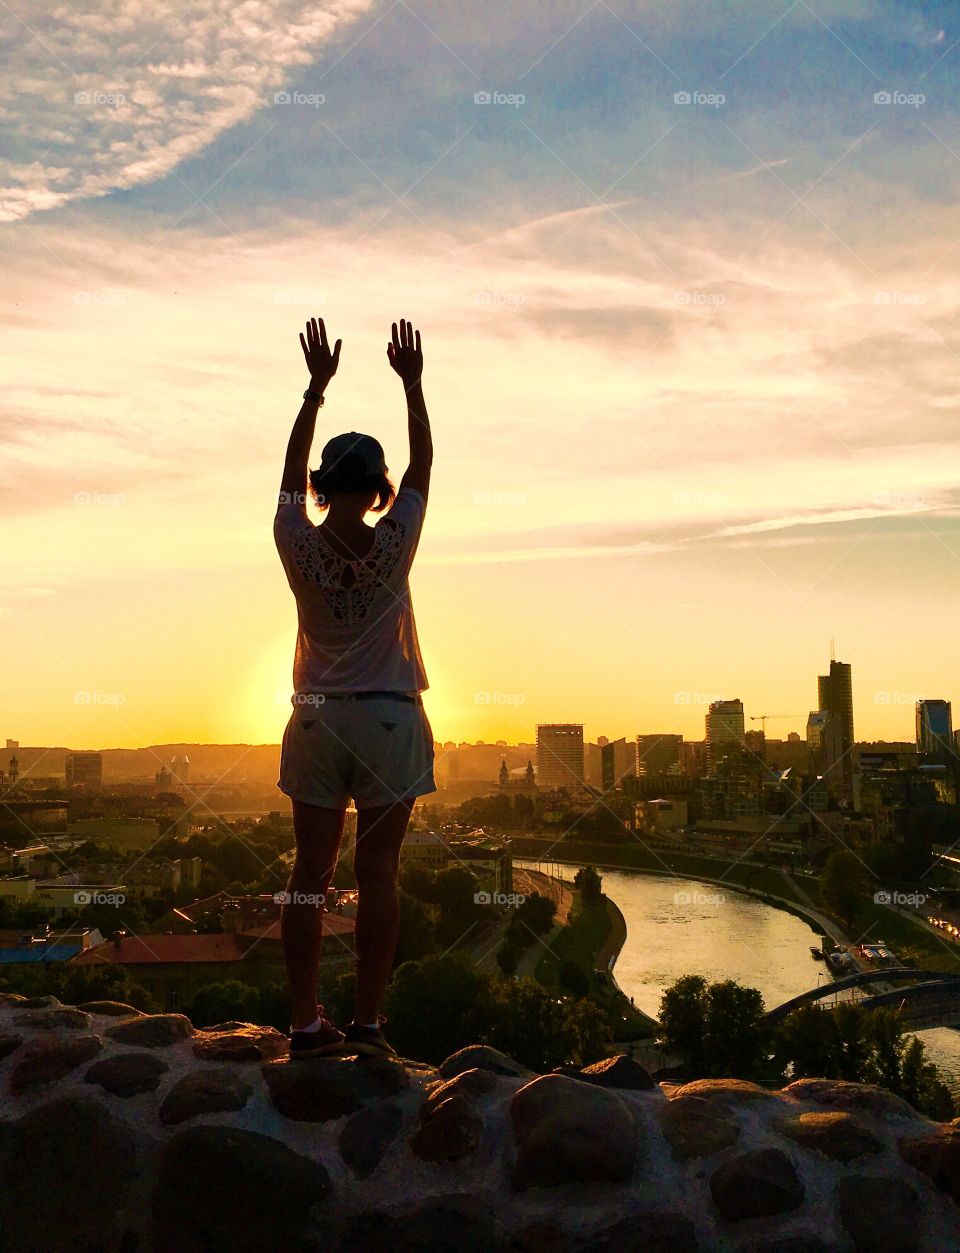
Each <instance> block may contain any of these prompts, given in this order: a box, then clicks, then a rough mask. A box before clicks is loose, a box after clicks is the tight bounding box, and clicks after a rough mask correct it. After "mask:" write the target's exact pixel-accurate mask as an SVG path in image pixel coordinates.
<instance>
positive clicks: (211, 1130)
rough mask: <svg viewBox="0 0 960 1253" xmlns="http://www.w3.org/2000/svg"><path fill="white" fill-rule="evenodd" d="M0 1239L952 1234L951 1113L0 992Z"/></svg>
mask: <svg viewBox="0 0 960 1253" xmlns="http://www.w3.org/2000/svg"><path fill="white" fill-rule="evenodd" d="M0 1070H2V1073H0V1092H2V1097H0V1100H2V1105H3V1109H2V1114H0V1118H2V1121H0V1173H2V1180H0V1247H2V1249H3V1251H4V1253H60V1251H61V1250H62V1251H64V1253H67V1251H69V1253H247V1251H248V1250H249V1251H250V1253H253V1251H254V1250H256V1251H257V1253H263V1251H270V1253H272V1251H273V1250H283V1251H285V1253H286V1251H287V1250H289V1251H290V1253H313V1251H319V1250H344V1253H353V1251H356V1253H361V1251H362V1253H367V1251H371V1253H377V1251H378V1250H382V1251H383V1253H386V1251H387V1250H390V1251H393V1250H401V1251H404V1250H410V1251H412V1250H430V1251H431V1253H444V1251H445V1250H451V1251H452V1250H456V1253H472V1251H474V1250H475V1251H477V1253H481V1251H486V1250H517V1251H522V1250H526V1251H529V1253H564V1251H566V1250H571V1251H572V1250H589V1251H590V1253H603V1251H609V1253H630V1251H632V1250H637V1251H640V1250H643V1251H644V1253H659V1251H661V1250H666V1251H669V1253H694V1251H695V1250H701V1251H703V1253H706V1251H709V1250H742V1251H744V1253H746V1251H747V1250H750V1251H751V1253H754V1251H756V1253H788V1251H789V1253H815V1251H820V1253H823V1251H827V1250H835V1251H838V1250H843V1251H851V1250H852V1251H857V1253H859V1251H861V1250H863V1251H867V1250H869V1253H899V1251H901V1250H902V1251H904V1253H909V1251H913V1250H916V1251H918V1253H934V1251H935V1253H950V1251H951V1250H960V1209H958V1208H957V1205H958V1204H960V1126H954V1125H952V1124H951V1125H942V1124H937V1123H931V1122H929V1121H928V1120H927V1119H925V1118H922V1117H921V1116H920V1115H919V1114H917V1113H916V1111H914V1110H913V1109H912V1108H911V1107H910V1106H909V1105H907V1104H906V1103H905V1102H903V1101H901V1100H900V1099H899V1098H897V1097H895V1096H893V1095H891V1094H890V1093H888V1092H885V1091H883V1090H881V1089H879V1088H870V1087H864V1086H861V1085H857V1084H848V1083H842V1082H836V1081H829V1080H814V1079H808V1080H800V1081H798V1082H796V1083H793V1084H790V1085H789V1086H788V1087H787V1088H785V1089H784V1090H783V1091H781V1092H776V1093H774V1092H768V1091H765V1090H763V1089H761V1088H758V1087H756V1086H755V1085H753V1084H750V1083H745V1082H742V1081H738V1080H701V1081H699V1082H696V1083H689V1084H686V1085H683V1086H679V1085H659V1086H658V1085H656V1084H654V1083H653V1082H652V1080H651V1079H650V1077H649V1076H648V1075H647V1073H646V1071H644V1070H643V1068H642V1067H641V1066H639V1065H637V1064H636V1063H635V1062H632V1061H630V1060H629V1059H628V1058H626V1057H623V1056H618V1057H615V1058H610V1059H608V1060H607V1061H605V1062H600V1063H597V1064H596V1065H595V1066H592V1067H586V1068H584V1069H582V1070H574V1069H572V1068H567V1069H565V1070H564V1072H563V1073H555V1074H550V1075H541V1076H537V1075H533V1074H531V1073H530V1072H528V1071H526V1070H525V1069H524V1068H523V1067H521V1066H519V1065H517V1063H515V1062H513V1061H512V1060H511V1059H510V1058H507V1057H505V1056H503V1055H502V1054H500V1053H497V1052H495V1051H494V1050H492V1049H489V1048H486V1047H483V1046H480V1045H477V1046H474V1047H472V1048H469V1049H464V1050H463V1051H462V1052H460V1053H458V1054H455V1055H454V1056H453V1057H450V1058H448V1059H447V1060H446V1061H445V1062H444V1063H443V1064H442V1065H441V1066H440V1067H438V1068H434V1067H432V1066H426V1065H422V1064H420V1063H416V1062H410V1061H399V1060H398V1061H393V1060H390V1059H380V1058H377V1059H348V1058H338V1059H313V1060H300V1061H296V1062H291V1061H290V1060H288V1058H287V1055H286V1039H285V1037H284V1036H282V1035H281V1034H279V1033H278V1032H275V1031H273V1030H272V1029H270V1028H266V1027H254V1026H250V1025H248V1024H243V1023H224V1024H222V1025H221V1026H219V1027H217V1028H214V1029H212V1030H210V1031H194V1030H193V1029H192V1027H191V1025H190V1023H189V1022H188V1021H187V1019H186V1018H183V1017H181V1016H179V1015H176V1014H156V1015H141V1014H138V1013H137V1011H136V1010H132V1009H130V1008H129V1007H128V1006H122V1005H116V1004H114V1003H112V1002H91V1003H89V1004H86V1005H81V1006H77V1007H69V1006H62V1005H60V1004H59V1003H58V1002H57V1001H56V1000H54V999H53V998H50V997H44V998H37V999H33V1000H25V999H24V998H22V997H15V996H6V997H3V998H2V1000H0Z"/></svg>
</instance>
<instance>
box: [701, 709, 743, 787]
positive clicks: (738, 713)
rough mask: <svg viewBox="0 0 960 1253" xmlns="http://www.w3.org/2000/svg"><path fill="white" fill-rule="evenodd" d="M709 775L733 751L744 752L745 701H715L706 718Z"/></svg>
mask: <svg viewBox="0 0 960 1253" xmlns="http://www.w3.org/2000/svg"><path fill="white" fill-rule="evenodd" d="M706 742H707V773H708V774H711V773H712V772H713V770H714V769H715V767H716V766H717V765H718V764H719V763H720V761H721V759H722V758H723V757H725V756H727V755H728V754H729V753H730V751H731V750H734V751H735V752H742V751H743V746H744V742H743V701H742V700H715V701H714V702H713V704H712V705H711V706H710V708H709V709H708V710H707V716H706Z"/></svg>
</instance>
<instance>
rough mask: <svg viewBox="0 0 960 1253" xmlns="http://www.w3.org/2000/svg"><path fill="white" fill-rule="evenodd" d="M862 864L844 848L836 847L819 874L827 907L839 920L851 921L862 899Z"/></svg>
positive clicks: (821, 889)
mask: <svg viewBox="0 0 960 1253" xmlns="http://www.w3.org/2000/svg"><path fill="white" fill-rule="evenodd" d="M863 888H864V865H863V862H862V861H861V860H860V858H859V857H855V856H854V855H853V853H850V852H848V851H847V850H846V849H843V848H841V849H837V850H835V851H834V852H832V853H831V854H830V856H829V857H828V858H827V863H826V865H825V866H824V868H823V874H822V875H821V876H820V891H821V892H822V894H823V903H824V904H825V905H826V907H827V909H829V910H831V911H832V912H833V913H835V914H836V915H837V917H838V918H839V919H840V920H841V922H852V921H853V918H854V915H855V914H856V912H857V909H858V907H859V906H860V904H861V903H862V900H863Z"/></svg>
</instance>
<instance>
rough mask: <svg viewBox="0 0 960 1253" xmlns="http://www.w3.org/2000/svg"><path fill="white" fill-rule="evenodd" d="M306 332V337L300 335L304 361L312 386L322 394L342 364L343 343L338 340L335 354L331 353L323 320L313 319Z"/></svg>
mask: <svg viewBox="0 0 960 1253" xmlns="http://www.w3.org/2000/svg"><path fill="white" fill-rule="evenodd" d="M306 330H307V334H306V337H304V335H303V333H302V332H301V334H300V347H301V348H302V349H303V359H304V360H305V361H306V363H307V369H308V370H309V371H310V386H311V387H312V388H313V389H314V390H316V391H319V392H320V393H321V394H322V393H323V389H324V388H325V387H326V385H327V384H328V383H329V382H330V380H331V379H332V378H333V376H334V375H335V374H336V372H337V366H338V365H339V364H340V345H341V343H342V342H343V341H342V340H339V339H338V340H337V342H336V343H335V344H334V346H333V352H331V351H330V345H329V344H328V343H327V331H326V327H325V326H324V325H323V318H320V319H319V320H318V319H317V318H311V319H310V321H309V322H308V323H307V327H306Z"/></svg>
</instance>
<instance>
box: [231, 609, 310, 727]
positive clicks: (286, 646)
mask: <svg viewBox="0 0 960 1253" xmlns="http://www.w3.org/2000/svg"><path fill="white" fill-rule="evenodd" d="M294 642H295V636H294V633H293V632H292V631H284V633H283V634H282V635H279V636H277V637H276V639H274V640H272V641H270V642H268V643H267V645H266V646H265V647H264V648H263V650H262V651H261V653H260V657H259V660H258V661H257V662H256V663H255V664H254V666H252V668H251V670H250V674H249V677H248V680H247V683H246V685H245V686H243V687H241V688H240V689H239V691H238V693H237V707H236V709H235V710H234V718H233V722H234V725H235V726H236V728H237V737H238V739H240V740H242V741H243V742H244V743H248V744H279V742H280V740H281V738H282V736H283V728H284V727H285V726H286V724H287V719H288V718H289V717H290V696H291V694H292V692H293V649H294Z"/></svg>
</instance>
